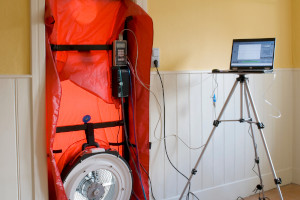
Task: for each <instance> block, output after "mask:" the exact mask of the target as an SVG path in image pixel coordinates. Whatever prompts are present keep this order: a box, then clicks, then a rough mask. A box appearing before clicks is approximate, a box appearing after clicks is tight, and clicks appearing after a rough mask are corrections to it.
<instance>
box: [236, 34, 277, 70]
mask: <svg viewBox="0 0 300 200" xmlns="http://www.w3.org/2000/svg"><path fill="white" fill-rule="evenodd" d="M274 54H275V38H265V39H237V40H233V44H232V52H231V63H230V69H232V70H243V69H261V70H272V69H273V64H274Z"/></svg>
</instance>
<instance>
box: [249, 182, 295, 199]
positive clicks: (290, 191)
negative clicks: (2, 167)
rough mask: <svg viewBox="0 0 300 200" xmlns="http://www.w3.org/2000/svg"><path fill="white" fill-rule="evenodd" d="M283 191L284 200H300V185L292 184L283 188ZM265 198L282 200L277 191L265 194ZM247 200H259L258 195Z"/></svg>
mask: <svg viewBox="0 0 300 200" xmlns="http://www.w3.org/2000/svg"><path fill="white" fill-rule="evenodd" d="M281 191H282V196H283V198H284V200H300V185H295V184H290V185H286V186H282V187H281ZM265 196H266V197H268V198H269V199H271V200H280V197H279V195H278V190H277V189H273V190H270V191H267V192H265ZM245 200H258V195H254V196H251V197H247V198H245Z"/></svg>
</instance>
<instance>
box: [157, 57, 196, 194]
mask: <svg viewBox="0 0 300 200" xmlns="http://www.w3.org/2000/svg"><path fill="white" fill-rule="evenodd" d="M154 65H155V69H156V72H157V74H158V76H159V79H160V83H161V88H162V96H163V112H164V114H163V121H164V122H163V126H164V129H163V134H164V138H163V139H164V149H165V153H166V156H167V159H168V161H169V163H170V164H171V166H172V167H173V168H174V169H175V170H176V171H177V172H178V173H179V174H180V175H181V176H183V177H184V178H185V179H187V180H189V178H188V177H187V176H186V175H184V174H183V173H182V172H180V171H179V170H178V169H177V168H176V167H175V166H174V164H173V163H172V161H171V159H170V157H169V154H168V150H167V144H166V104H165V89H164V84H163V81H162V78H161V75H160V73H159V71H158V61H157V60H155V61H154ZM190 185H191V183H189V191H188V193H187V199H189V194H192V195H193V196H196V195H195V194H193V193H192V192H190Z"/></svg>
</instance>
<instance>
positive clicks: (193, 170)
mask: <svg viewBox="0 0 300 200" xmlns="http://www.w3.org/2000/svg"><path fill="white" fill-rule="evenodd" d="M237 84H238V80H236V81H235V83H234V85H233V87H232V89H231V91H230V93H229V95H228V97H227V99H226V101H225V104H224V105H223V108H222V110H221V112H220V114H219V116H218V118H217V120H215V121H214V123H213V124H214V127H213V129H212V131H211V133H210V135H209V137H208V139H207V141H206V143H205V145H204V147H203V150H202V152H201V154H200V156H199V158H198V160H197V162H196V164H195V167H194V168H193V169H192V171H191V175H190V177H189V179H188V181H187V183H186V185H185V187H184V189H183V191H182V193H181V195H180V197H179V200H180V199H182V197H183V195H184V193H185V191H186V189H187V187H188V186H189V184H190V182H191V180H192V178H193V176H194V175H195V174H196V173H197V168H198V165H199V163H200V160H201V158H202V156H203V154H204V153H205V150H206V148H207V146H208V144H209V142H210V140H211V138H212V136H213V134H214V132H215V129H216V128H217V127H218V125H219V123H220V119H221V117H222V115H223V113H224V111H225V109H226V107H227V105H228V103H229V101H230V99H231V97H232V95H233V92H234V91H235V88H236V86H237Z"/></svg>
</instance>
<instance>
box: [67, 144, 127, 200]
mask: <svg viewBox="0 0 300 200" xmlns="http://www.w3.org/2000/svg"><path fill="white" fill-rule="evenodd" d="M99 169H103V170H107V171H109V172H110V173H112V174H113V175H114V177H115V178H116V184H117V186H118V187H117V188H115V189H117V191H118V192H116V193H115V195H114V198H113V199H119V200H124V199H130V196H131V192H132V184H133V179H132V171H131V169H130V167H129V165H128V163H127V162H126V161H125V160H124V159H123V158H122V157H121V156H120V155H119V154H118V152H116V151H110V150H107V151H106V150H105V149H99V148H94V149H88V150H85V151H83V153H82V154H81V155H79V156H78V157H77V158H75V160H74V161H73V162H71V163H70V164H68V165H67V166H66V167H65V169H64V170H63V172H62V180H63V184H64V188H65V191H66V194H67V197H68V199H72V200H73V199H74V195H75V192H76V188H77V187H78V185H79V183H80V182H81V180H82V179H83V178H84V177H85V176H86V175H87V174H88V173H90V172H92V171H96V170H99ZM74 200H75V199H74Z"/></svg>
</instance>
